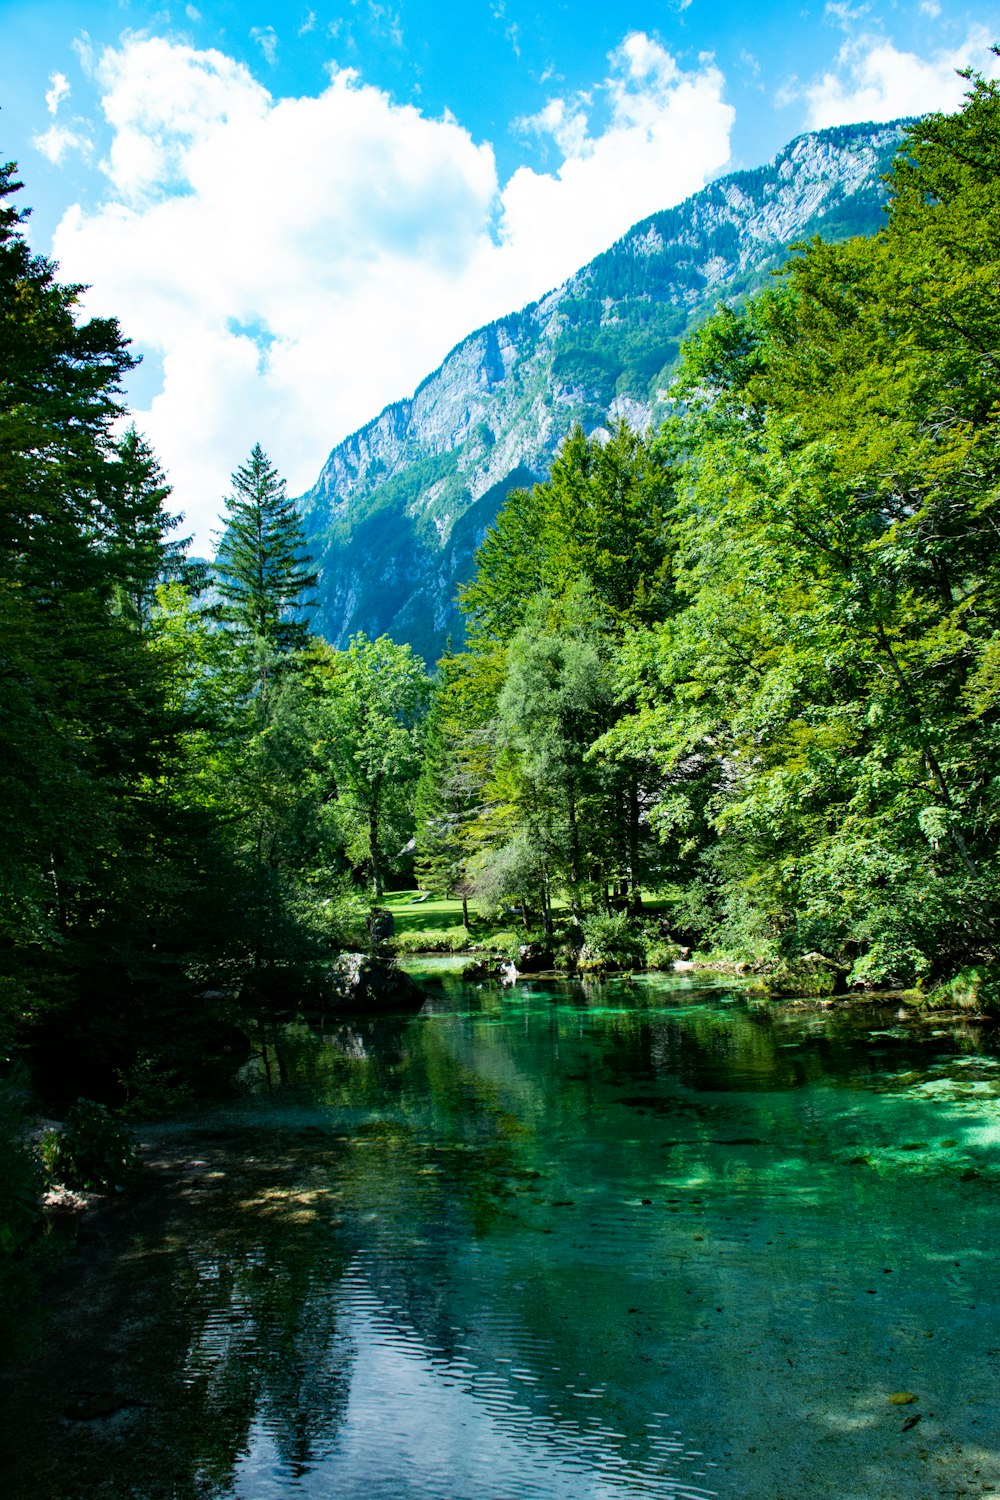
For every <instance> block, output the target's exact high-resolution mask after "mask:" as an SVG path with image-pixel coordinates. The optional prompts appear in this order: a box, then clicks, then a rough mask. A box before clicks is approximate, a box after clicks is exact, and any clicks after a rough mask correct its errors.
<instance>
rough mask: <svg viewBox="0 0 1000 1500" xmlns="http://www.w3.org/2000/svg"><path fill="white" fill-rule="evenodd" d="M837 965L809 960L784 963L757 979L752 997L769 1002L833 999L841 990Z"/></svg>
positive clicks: (799, 959)
mask: <svg viewBox="0 0 1000 1500" xmlns="http://www.w3.org/2000/svg"><path fill="white" fill-rule="evenodd" d="M837 973H838V971H837V968H836V965H834V964H832V963H829V962H827V961H822V962H820V961H817V960H813V959H808V958H798V959H782V960H781V961H780V962H779V963H777V964H775V966H774V968H773V969H771V970H770V971H769V972H768V973H766V974H763V975H761V976H760V977H759V978H757V979H755V980H754V982H753V984H752V985H751V986H750V993H751V994H756V995H766V996H767V997H768V998H769V999H774V1000H779V999H788V1000H792V999H813V998H818V997H820V996H823V995H832V994H833V993H834V991H835V990H836V988H837Z"/></svg>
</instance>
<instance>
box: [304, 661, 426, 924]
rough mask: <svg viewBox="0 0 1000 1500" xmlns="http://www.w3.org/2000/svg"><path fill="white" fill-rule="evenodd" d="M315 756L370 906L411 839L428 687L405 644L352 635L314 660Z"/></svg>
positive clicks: (423, 673) (423, 675)
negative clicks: (367, 886)
mask: <svg viewBox="0 0 1000 1500" xmlns="http://www.w3.org/2000/svg"><path fill="white" fill-rule="evenodd" d="M319 672H320V676H321V679H322V681H321V694H320V697H319V700H318V701H319V710H318V712H319V716H320V724H319V733H320V736H321V738H320V742H319V745H318V751H317V753H318V755H319V756H320V758H321V759H322V761H324V762H325V764H326V766H327V767H328V774H329V778H330V781H331V782H332V791H333V793H334V795H335V797H336V802H337V807H338V810H339V812H340V814H341V815H342V817H343V819H344V833H345V841H346V842H347V844H348V847H349V849H350V850H351V851H352V852H353V856H354V858H355V859H356V860H357V862H358V863H359V864H360V863H362V862H363V863H365V864H366V865H367V866H368V870H369V874H370V879H371V888H372V895H373V897H374V899H375V900H376V901H378V900H379V899H380V897H381V896H382V893H383V891H384V889H385V880H386V875H387V873H388V870H389V867H390V866H391V864H392V860H393V856H394V854H395V852H396V851H401V850H402V848H403V846H405V845H406V844H407V842H408V841H409V839H410V838H411V836H412V833H413V796H414V791H415V788H416V782H417V778H418V777H419V774H420V765H421V757H422V749H423V745H422V731H423V719H424V714H425V712H426V708H427V702H428V697H429V689H430V684H429V682H428V680H427V676H426V674H425V672H424V664H423V662H422V661H421V660H420V658H419V657H418V656H415V655H414V654H413V652H412V650H411V649H410V647H409V646H398V645H396V643H395V642H394V641H392V640H390V639H389V637H388V636H386V635H383V636H379V638H378V640H375V641H370V640H368V638H367V637H366V636H365V635H363V634H360V633H359V634H358V635H355V636H352V637H351V643H350V645H349V646H348V648H347V650H346V651H332V650H329V649H328V650H326V651H325V652H323V653H321V655H320V658H319Z"/></svg>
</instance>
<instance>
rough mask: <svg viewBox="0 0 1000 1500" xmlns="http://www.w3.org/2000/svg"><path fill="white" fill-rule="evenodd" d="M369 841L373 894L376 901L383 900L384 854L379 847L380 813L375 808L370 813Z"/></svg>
mask: <svg viewBox="0 0 1000 1500" xmlns="http://www.w3.org/2000/svg"><path fill="white" fill-rule="evenodd" d="M368 843H369V847H370V849H371V860H372V894H373V895H374V897H375V900H376V901H381V899H382V891H383V889H384V887H383V884H382V856H381V853H380V852H379V847H378V814H377V813H376V811H375V809H374V808H372V810H371V811H370V812H369V814H368Z"/></svg>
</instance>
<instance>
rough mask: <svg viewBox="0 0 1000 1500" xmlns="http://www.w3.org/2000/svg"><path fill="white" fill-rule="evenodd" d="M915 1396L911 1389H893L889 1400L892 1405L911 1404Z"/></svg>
mask: <svg viewBox="0 0 1000 1500" xmlns="http://www.w3.org/2000/svg"><path fill="white" fill-rule="evenodd" d="M916 1399H917V1397H916V1396H915V1395H914V1394H913V1392H912V1391H893V1393H892V1395H891V1396H890V1397H889V1401H890V1403H891V1404H892V1405H893V1406H912V1404H913V1402H914V1401H916Z"/></svg>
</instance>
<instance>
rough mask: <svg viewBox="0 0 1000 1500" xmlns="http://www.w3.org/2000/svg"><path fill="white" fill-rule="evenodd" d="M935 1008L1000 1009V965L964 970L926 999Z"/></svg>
mask: <svg viewBox="0 0 1000 1500" xmlns="http://www.w3.org/2000/svg"><path fill="white" fill-rule="evenodd" d="M926 1003H927V1004H928V1005H929V1006H931V1007H932V1008H935V1009H936V1008H938V1007H942V1008H944V1007H947V1008H950V1007H952V1006H955V1007H957V1008H958V1009H960V1010H978V1011H982V1010H992V1011H995V1010H1000V966H998V965H996V964H984V965H982V966H980V967H977V968H973V969H963V970H962V971H961V973H959V974H956V975H955V976H954V978H952V979H949V980H946V981H945V983H944V984H939V985H938V986H937V988H936V989H934V990H933V991H932V992H931V994H930V995H928V996H927V998H926Z"/></svg>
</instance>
